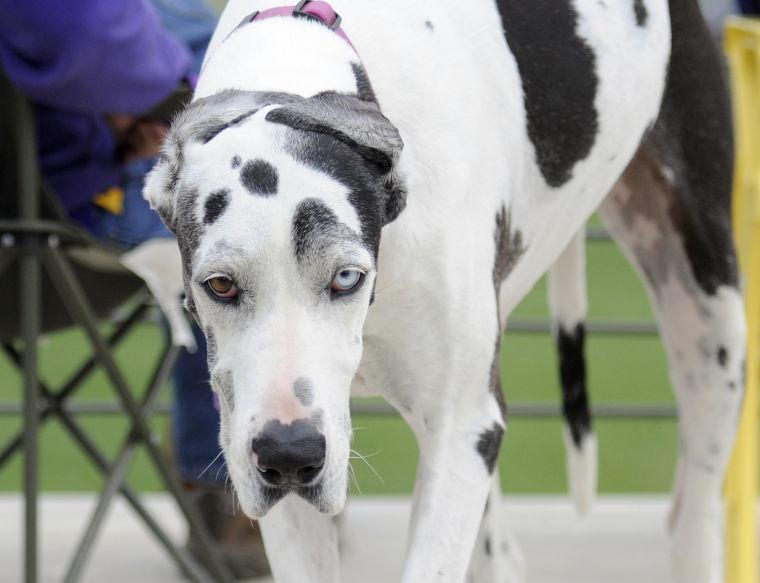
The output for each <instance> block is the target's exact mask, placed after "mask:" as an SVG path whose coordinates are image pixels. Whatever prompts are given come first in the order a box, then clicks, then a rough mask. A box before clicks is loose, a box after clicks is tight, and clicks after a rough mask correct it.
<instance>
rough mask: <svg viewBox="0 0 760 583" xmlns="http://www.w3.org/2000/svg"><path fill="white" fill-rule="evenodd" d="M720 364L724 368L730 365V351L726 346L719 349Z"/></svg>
mask: <svg viewBox="0 0 760 583" xmlns="http://www.w3.org/2000/svg"><path fill="white" fill-rule="evenodd" d="M718 364H719V365H720V366H722V367H723V368H726V364H728V350H726V347H725V346H720V347H719V348H718Z"/></svg>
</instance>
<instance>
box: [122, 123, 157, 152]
mask: <svg viewBox="0 0 760 583" xmlns="http://www.w3.org/2000/svg"><path fill="white" fill-rule="evenodd" d="M166 132H167V127H166V125H165V124H164V123H163V122H160V121H154V120H143V119H140V120H137V121H135V122H134V124H132V128H131V129H130V131H129V133H128V134H127V135H126V137H125V139H124V142H123V144H122V155H123V159H124V161H125V162H131V161H133V160H146V159H148V158H155V157H156V156H158V153H159V151H160V150H161V144H162V143H163V141H164V138H165V137H166Z"/></svg>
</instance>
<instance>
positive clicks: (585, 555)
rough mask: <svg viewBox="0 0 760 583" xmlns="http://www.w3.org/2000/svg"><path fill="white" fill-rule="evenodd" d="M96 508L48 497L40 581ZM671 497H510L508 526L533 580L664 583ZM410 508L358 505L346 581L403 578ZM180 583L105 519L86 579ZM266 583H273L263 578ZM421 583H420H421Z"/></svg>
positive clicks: (176, 531)
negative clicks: (592, 503)
mask: <svg viewBox="0 0 760 583" xmlns="http://www.w3.org/2000/svg"><path fill="white" fill-rule="evenodd" d="M93 503H94V498H93V497H92V496H89V495H48V496H45V497H44V499H43V502H42V507H41V511H40V515H41V531H42V560H41V561H40V565H41V567H40V568H41V573H42V577H43V581H45V582H48V581H49V582H53V581H56V582H57V581H60V579H61V577H62V575H63V572H64V571H65V567H66V564H67V561H68V558H69V556H70V553H71V552H72V550H73V548H74V546H75V544H76V542H77V541H78V539H79V536H80V534H81V531H82V529H83V528H84V523H85V521H86V520H87V518H88V517H89V514H90V512H91V509H92V505H93ZM146 503H147V505H148V507H150V508H151V509H153V510H154V511H156V512H157V514H156V515H157V516H158V517H159V518H160V520H161V521H162V523H163V524H164V526H165V528H166V529H167V530H168V531H169V533H170V534H172V535H174V536H176V537H177V540H181V538H182V537H183V536H184V529H183V527H182V524H181V521H180V519H179V517H178V515H177V512H176V510H175V508H174V506H173V504H172V503H171V502H170V501H169V500H168V499H167V498H166V497H164V496H162V495H150V496H146ZM667 510H668V505H667V500H666V499H665V498H660V497H641V498H612V497H606V498H603V499H602V500H601V501H599V502H598V504H597V506H596V507H595V509H594V511H593V512H592V515H591V516H590V517H588V518H586V519H584V520H580V519H578V518H577V517H576V516H575V513H574V511H573V510H572V508H571V506H570V504H569V503H568V502H567V501H566V500H564V499H559V498H535V497H529V498H511V499H510V500H509V501H508V502H507V504H506V508H505V511H504V514H505V517H504V522H505V524H509V525H510V526H511V528H512V529H513V531H514V532H515V534H516V536H517V538H518V540H519V542H520V544H521V546H522V549H523V552H524V554H525V556H526V560H527V565H528V580H529V581H530V582H531V583H573V582H576V581H578V582H581V581H582V582H583V583H610V582H612V581H614V582H615V583H629V582H630V583H641V582H643V581H646V582H647V583H658V582H663V583H666V582H667V581H668V559H667V552H668V542H667V537H666V534H665V520H666V516H667ZM21 511H22V509H21V498H20V497H19V496H16V495H5V496H0V582H2V583H5V582H8V583H10V582H17V581H20V580H21V571H20V550H21V545H22V536H21V528H20V525H21ZM408 517H409V501H408V499H405V498H357V499H354V500H352V501H351V503H350V506H349V508H348V511H347V515H346V520H345V523H344V526H345V530H344V536H343V538H344V540H345V541H346V542H345V545H344V550H343V558H344V571H343V573H344V575H343V583H392V582H394V581H398V580H399V577H400V573H401V564H402V560H403V556H404V542H405V538H406V525H407V521H408ZM182 580H183V579H182V578H181V577H180V576H179V574H178V573H177V570H176V569H175V567H174V565H173V563H172V562H171V561H170V559H169V558H168V557H167V556H166V555H165V554H164V552H163V550H162V549H161V548H159V547H158V546H157V544H156V543H155V542H154V540H153V537H152V536H151V535H150V534H149V533H148V532H147V531H146V529H145V528H143V527H142V526H141V525H140V524H139V523H138V522H137V521H136V519H135V517H134V515H133V513H132V512H131V511H130V509H129V508H127V507H126V506H125V505H123V504H121V503H117V504H116V505H115V506H114V507H113V508H112V510H111V513H110V515H109V517H108V519H107V522H106V527H105V531H104V533H103V536H101V538H100V540H99V542H98V543H97V546H96V548H95V552H94V554H93V557H92V559H91V560H90V563H89V564H88V565H87V567H86V570H85V574H84V578H83V581H84V582H86V583H104V582H105V583H174V582H180V581H182ZM259 581H260V583H271V580H269V579H261V580H259ZM421 583H422V582H421Z"/></svg>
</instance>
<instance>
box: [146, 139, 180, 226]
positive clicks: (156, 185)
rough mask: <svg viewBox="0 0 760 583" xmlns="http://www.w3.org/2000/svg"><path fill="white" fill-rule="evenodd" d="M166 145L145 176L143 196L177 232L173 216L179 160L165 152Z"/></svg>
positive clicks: (166, 223)
mask: <svg viewBox="0 0 760 583" xmlns="http://www.w3.org/2000/svg"><path fill="white" fill-rule="evenodd" d="M168 150H169V149H168V148H167V146H166V145H164V147H163V152H162V154H161V156H160V157H159V159H158V162H156V165H155V166H154V167H153V169H152V170H151V171H150V172H149V173H148V175H147V176H146V177H145V184H144V186H143V198H144V199H145V200H147V201H148V203H149V204H150V208H152V209H153V210H154V211H156V212H157V213H158V214H159V216H160V217H161V220H162V221H163V222H164V224H165V225H166V226H167V227H168V228H169V230H170V231H171V232H172V233H174V234H175V235H176V234H177V231H176V226H175V222H176V221H175V217H174V191H175V189H176V185H177V184H176V183H177V177H178V175H179V162H178V161H177V160H176V159H173V157H172V156H171V155H170V154H169V153H167V151H168Z"/></svg>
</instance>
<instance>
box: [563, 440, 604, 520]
mask: <svg viewBox="0 0 760 583" xmlns="http://www.w3.org/2000/svg"><path fill="white" fill-rule="evenodd" d="M562 437H563V439H564V441H565V456H566V462H565V463H566V465H567V482H568V485H569V487H570V495H571V496H572V498H573V502H574V503H575V509H576V510H577V511H578V514H580V515H581V516H585V515H587V514H588V513H589V512H590V511H591V507H592V506H593V505H594V500H595V499H596V482H597V456H598V453H597V445H596V435H594V434H593V433H589V434H586V435H584V436H583V438H582V441H581V446H580V447H576V445H575V443H574V442H573V438H572V436H571V435H570V431H569V430H568V429H567V428H565V430H564V431H563V432H562Z"/></svg>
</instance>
